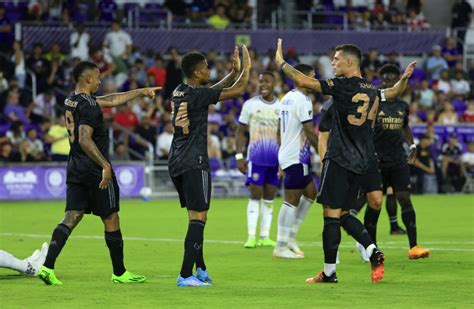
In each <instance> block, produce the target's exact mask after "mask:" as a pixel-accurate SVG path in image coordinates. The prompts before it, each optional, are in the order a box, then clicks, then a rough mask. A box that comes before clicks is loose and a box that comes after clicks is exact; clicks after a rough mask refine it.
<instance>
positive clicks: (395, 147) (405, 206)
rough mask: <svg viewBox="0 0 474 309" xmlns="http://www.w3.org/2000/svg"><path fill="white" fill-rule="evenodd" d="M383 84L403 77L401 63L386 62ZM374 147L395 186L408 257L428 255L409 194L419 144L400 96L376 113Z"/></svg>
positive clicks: (387, 181) (389, 183) (390, 183)
mask: <svg viewBox="0 0 474 309" xmlns="http://www.w3.org/2000/svg"><path fill="white" fill-rule="evenodd" d="M379 76H380V77H381V78H382V86H383V87H385V88H389V87H393V85H395V83H396V82H397V81H398V79H399V78H400V71H399V69H398V67H396V66H394V65H391V64H387V65H384V66H383V67H382V68H381V69H380V71H379ZM405 141H407V142H408V143H409V144H410V154H409V155H408V157H407V155H406V153H405V149H404V147H403V144H404V142H405ZM374 144H375V150H376V152H377V157H378V160H379V167H380V171H381V174H382V181H383V187H384V190H386V189H387V188H388V187H392V188H393V192H394V193H395V197H396V199H397V201H398V202H399V203H400V207H401V209H402V221H403V224H404V225H405V228H406V232H407V236H408V241H409V245H410V250H409V251H408V258H410V259H419V258H425V257H428V256H429V254H430V251H429V250H427V249H423V248H422V247H420V246H418V244H417V232H416V215H415V210H414V209H413V204H412V202H411V198H410V168H409V166H408V164H413V162H414V161H415V159H416V145H415V143H414V141H413V135H412V132H411V129H410V126H409V125H408V104H407V103H406V102H404V101H402V100H401V99H399V98H394V99H393V100H387V102H382V103H381V104H380V107H379V111H378V113H377V121H376V125H375V136H374Z"/></svg>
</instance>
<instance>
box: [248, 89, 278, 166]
mask: <svg viewBox="0 0 474 309" xmlns="http://www.w3.org/2000/svg"><path fill="white" fill-rule="evenodd" d="M279 113H280V101H279V100H278V99H277V98H275V100H274V101H273V102H267V101H265V100H264V99H263V98H262V96H256V97H253V98H251V99H249V100H247V101H245V103H244V105H243V107H242V111H241V113H240V117H239V122H240V123H242V124H245V125H247V126H248V130H249V134H250V141H249V146H248V152H247V159H248V160H249V161H251V162H252V163H254V164H258V165H262V166H278V141H277V131H278V117H279Z"/></svg>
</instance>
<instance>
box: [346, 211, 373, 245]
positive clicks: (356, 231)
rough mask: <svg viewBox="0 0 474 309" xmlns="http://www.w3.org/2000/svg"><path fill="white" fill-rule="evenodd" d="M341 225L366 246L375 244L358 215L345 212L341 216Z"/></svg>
mask: <svg viewBox="0 0 474 309" xmlns="http://www.w3.org/2000/svg"><path fill="white" fill-rule="evenodd" d="M341 226H342V227H343V228H344V230H346V232H347V233H348V234H349V235H351V236H352V237H353V238H354V239H355V240H356V241H358V242H359V243H360V244H362V246H364V248H367V247H368V246H370V245H372V244H373V241H372V239H370V236H369V233H367V231H366V229H365V228H364V225H363V224H362V222H360V221H359V220H358V219H357V217H355V216H353V215H351V214H345V215H343V216H342V217H341Z"/></svg>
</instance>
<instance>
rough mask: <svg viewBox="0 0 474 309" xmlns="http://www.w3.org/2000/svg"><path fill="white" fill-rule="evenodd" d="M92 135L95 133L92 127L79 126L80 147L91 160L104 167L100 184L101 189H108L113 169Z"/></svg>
mask: <svg viewBox="0 0 474 309" xmlns="http://www.w3.org/2000/svg"><path fill="white" fill-rule="evenodd" d="M92 133H94V129H93V128H92V127H91V126H88V125H86V124H81V125H80V126H79V145H81V148H82V150H84V152H85V153H86V155H87V156H88V157H89V158H91V159H92V160H93V161H94V162H95V163H97V165H99V166H100V167H102V181H101V182H100V184H99V188H100V189H106V188H107V185H108V184H109V181H110V180H111V179H112V167H111V166H110V163H109V162H108V161H107V160H106V159H105V158H104V156H103V155H102V154H101V153H100V151H99V149H98V148H97V145H96V144H95V143H94V141H93V140H92Z"/></svg>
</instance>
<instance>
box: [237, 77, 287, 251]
mask: <svg viewBox="0 0 474 309" xmlns="http://www.w3.org/2000/svg"><path fill="white" fill-rule="evenodd" d="M258 83H259V89H260V95H259V96H256V97H253V98H251V99H249V100H247V101H246V102H245V103H244V105H243V107H242V111H241V113H240V117H239V127H238V128H237V133H236V140H235V143H236V146H237V154H236V155H235V159H236V160H237V166H238V168H239V170H240V171H241V172H242V173H243V174H246V175H247V181H246V184H247V185H248V186H249V187H250V199H249V202H248V205H247V227H248V239H247V242H246V243H245V245H244V247H245V248H255V247H256V246H257V245H259V246H270V247H275V242H274V241H273V240H271V239H270V238H269V235H270V227H271V225H272V214H273V198H274V196H275V192H276V189H277V186H278V184H279V179H278V141H277V131H278V114H279V108H280V104H279V102H280V101H279V100H278V99H277V97H276V96H275V93H274V90H275V76H274V75H273V73H272V72H270V71H265V72H263V73H262V74H260V76H259V78H258ZM247 130H248V131H249V132H250V142H249V146H248V154H247V161H245V159H244V155H243V149H244V147H245V142H246V140H245V133H246V132H247ZM260 202H261V204H262V205H261V207H260ZM259 209H261V211H260V215H261V220H260V239H259V240H258V242H257V240H256V233H257V221H258V215H259Z"/></svg>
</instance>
